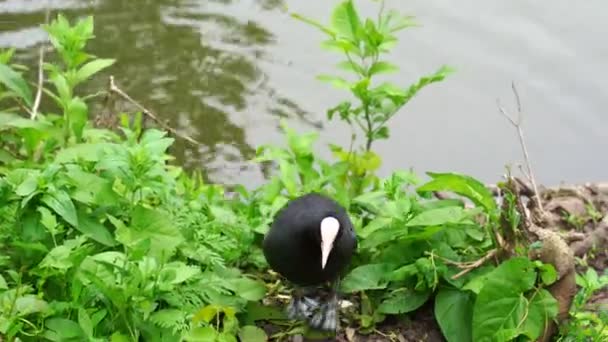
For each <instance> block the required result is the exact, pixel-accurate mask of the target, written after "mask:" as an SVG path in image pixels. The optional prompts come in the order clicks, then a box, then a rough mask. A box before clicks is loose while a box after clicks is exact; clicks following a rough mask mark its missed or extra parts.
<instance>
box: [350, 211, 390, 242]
mask: <svg viewBox="0 0 608 342" xmlns="http://www.w3.org/2000/svg"><path fill="white" fill-rule="evenodd" d="M392 222H393V220H392V219H391V218H387V217H382V216H378V217H376V218H374V219H373V220H371V221H370V222H369V223H368V224H367V225H365V227H363V228H362V229H361V230H359V231H357V235H358V236H359V237H361V238H362V239H365V238H367V237H368V236H370V235H371V234H372V233H373V232H375V231H377V230H380V229H383V228H385V227H388V226H389V225H390V224H391V223H392Z"/></svg>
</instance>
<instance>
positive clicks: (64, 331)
mask: <svg viewBox="0 0 608 342" xmlns="http://www.w3.org/2000/svg"><path fill="white" fill-rule="evenodd" d="M45 324H46V327H47V328H48V329H49V330H50V331H49V332H52V333H53V334H52V335H51V336H54V337H55V338H57V339H53V340H54V341H65V340H72V339H81V340H82V339H85V340H86V338H84V337H85V336H84V332H83V331H82V329H81V328H80V325H78V323H76V322H74V321H71V320H69V319H65V318H59V317H53V318H50V319H47V320H46V322H45Z"/></svg>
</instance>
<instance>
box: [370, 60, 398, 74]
mask: <svg viewBox="0 0 608 342" xmlns="http://www.w3.org/2000/svg"><path fill="white" fill-rule="evenodd" d="M398 70H399V67H398V66H396V65H395V64H393V63H389V62H382V61H380V62H376V63H374V64H372V66H371V67H370V68H369V76H373V75H377V74H381V73H391V72H395V71H398Z"/></svg>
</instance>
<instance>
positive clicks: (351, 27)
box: [331, 0, 362, 41]
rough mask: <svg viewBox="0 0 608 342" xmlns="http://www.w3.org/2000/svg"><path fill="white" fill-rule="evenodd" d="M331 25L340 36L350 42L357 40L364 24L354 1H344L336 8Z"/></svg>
mask: <svg viewBox="0 0 608 342" xmlns="http://www.w3.org/2000/svg"><path fill="white" fill-rule="evenodd" d="M331 25H332V28H333V29H334V30H335V32H336V33H337V34H338V36H342V37H344V38H346V39H348V40H350V41H356V40H357V36H358V31H359V30H360V28H361V25H362V24H361V19H359V15H358V14H357V10H356V9H355V6H354V5H353V2H352V0H347V1H343V2H342V3H340V4H339V5H337V6H336V7H335V8H334V11H333V13H332V16H331Z"/></svg>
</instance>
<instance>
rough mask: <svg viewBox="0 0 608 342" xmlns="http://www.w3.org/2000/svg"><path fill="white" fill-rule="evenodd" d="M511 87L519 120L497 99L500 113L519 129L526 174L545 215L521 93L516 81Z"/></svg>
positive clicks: (539, 207) (539, 206)
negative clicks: (530, 150) (527, 132)
mask: <svg viewBox="0 0 608 342" xmlns="http://www.w3.org/2000/svg"><path fill="white" fill-rule="evenodd" d="M511 88H512V89H513V94H514V95H515V102H516V104H517V120H515V119H513V118H512V117H511V115H509V113H508V112H507V111H506V110H505V109H504V108H503V107H502V106H501V105H500V101H498V100H497V101H496V103H497V105H498V110H499V111H500V113H501V114H502V115H503V116H504V117H505V118H507V120H509V122H510V123H511V125H513V127H515V129H516V130H517V134H518V136H519V144H520V146H521V149H522V152H523V154H524V160H525V162H526V169H527V174H526V176H527V177H528V178H529V180H530V183H532V187H533V188H534V198H535V200H536V205H537V206H538V210H539V211H540V213H541V214H542V215H545V210H544V209H543V204H542V201H541V200H540V193H539V192H538V187H537V186H536V179H535V177H534V173H532V163H531V162H530V154H529V153H528V148H527V145H526V140H525V136H524V130H523V128H522V122H523V114H522V109H521V101H520V99H519V93H518V92H517V88H516V87H515V83H514V82H512V83H511Z"/></svg>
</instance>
